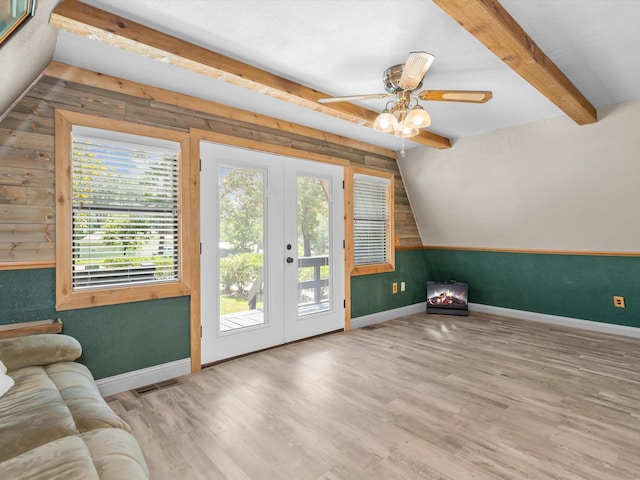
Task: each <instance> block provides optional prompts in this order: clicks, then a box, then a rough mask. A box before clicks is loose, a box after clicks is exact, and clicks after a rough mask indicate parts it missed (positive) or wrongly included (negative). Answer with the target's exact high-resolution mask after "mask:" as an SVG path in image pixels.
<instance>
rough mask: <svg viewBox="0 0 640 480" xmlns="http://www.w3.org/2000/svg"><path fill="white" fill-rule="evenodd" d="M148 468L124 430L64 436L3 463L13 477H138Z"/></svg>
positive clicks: (1, 470) (0, 470)
mask: <svg viewBox="0 0 640 480" xmlns="http://www.w3.org/2000/svg"><path fill="white" fill-rule="evenodd" d="M148 474H149V473H148V471H147V467H146V464H145V462H144V458H143V457H142V453H141V452H140V447H139V446H138V444H137V443H136V441H135V439H134V438H133V437H132V436H131V435H130V434H129V433H127V432H125V431H124V430H120V429H100V430H95V431H93V432H89V433H86V434H83V435H78V436H71V437H64V438H60V439H58V440H54V441H52V442H49V443H47V444H45V445H42V446H40V447H38V448H35V449H33V450H30V451H28V452H25V453H23V454H21V455H18V456H16V457H14V458H11V459H9V460H6V461H4V462H2V463H0V478H7V479H8V478H10V479H12V480H69V479H72V478H77V479H82V480H137V479H147V478H148Z"/></svg>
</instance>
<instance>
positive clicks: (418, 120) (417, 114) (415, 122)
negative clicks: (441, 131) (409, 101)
mask: <svg viewBox="0 0 640 480" xmlns="http://www.w3.org/2000/svg"><path fill="white" fill-rule="evenodd" d="M405 122H406V123H407V124H408V125H411V126H412V127H415V128H416V129H420V128H426V127H428V126H429V125H431V116H430V115H429V114H428V113H427V111H426V110H425V109H424V108H422V106H421V105H416V106H415V107H413V108H412V109H411V111H410V112H409V114H408V115H407V118H406V119H405Z"/></svg>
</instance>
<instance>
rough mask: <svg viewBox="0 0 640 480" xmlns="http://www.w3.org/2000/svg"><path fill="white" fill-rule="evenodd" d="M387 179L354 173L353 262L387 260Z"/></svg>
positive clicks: (371, 262) (370, 262)
mask: <svg viewBox="0 0 640 480" xmlns="http://www.w3.org/2000/svg"><path fill="white" fill-rule="evenodd" d="M388 187H389V180H388V179H386V178H380V177H375V176H371V175H362V174H355V175H354V177H353V222H354V225H353V245H354V248H353V252H354V253H353V260H354V264H355V265H369V264H376V263H386V262H387V261H388V252H387V245H388V240H389V239H388V238H387V237H388V235H389V231H388V223H389V205H388V204H389V202H388V195H389V193H388V190H389V189H388Z"/></svg>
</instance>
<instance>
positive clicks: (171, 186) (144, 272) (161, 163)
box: [71, 127, 180, 291]
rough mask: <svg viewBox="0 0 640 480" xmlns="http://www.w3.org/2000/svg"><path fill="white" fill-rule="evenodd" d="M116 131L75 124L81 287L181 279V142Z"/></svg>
mask: <svg viewBox="0 0 640 480" xmlns="http://www.w3.org/2000/svg"><path fill="white" fill-rule="evenodd" d="M115 135H116V137H115V138H118V139H117V140H116V139H114V133H113V132H103V131H100V130H97V129H91V128H86V127H81V128H80V129H76V128H75V127H74V129H73V133H72V150H73V152H72V161H71V184H72V185H71V193H72V224H73V226H72V262H73V265H72V283H73V289H74V291H79V290H85V289H91V288H100V287H113V286H122V285H134V284H146V283H154V282H166V281H175V280H176V279H177V278H178V251H179V248H178V247H179V246H178V157H179V151H180V145H179V144H177V143H175V142H169V141H161V140H156V139H153V138H148V137H142V136H138V135H126V134H122V135H120V134H115ZM122 140H124V141H122Z"/></svg>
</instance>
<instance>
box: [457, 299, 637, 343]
mask: <svg viewBox="0 0 640 480" xmlns="http://www.w3.org/2000/svg"><path fill="white" fill-rule="evenodd" d="M469 310H470V311H472V312H481V313H489V314H491V315H499V316H502V317H512V318H517V319H520V320H530V321H532V322H541V323H550V324H552V325H560V326H563V327H573V328H581V329H583V330H592V331H595V332H600V333H609V334H612V335H621V336H624V337H633V338H640V328H636V327H627V326H626V325H616V324H613V323H604V322H594V321H591V320H581V319H579V318H569V317H560V316H558V315H548V314H546V313H536V312H527V311H526V310H514V309H512V308H504V307H494V306H493V305H483V304H481V303H469Z"/></svg>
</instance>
